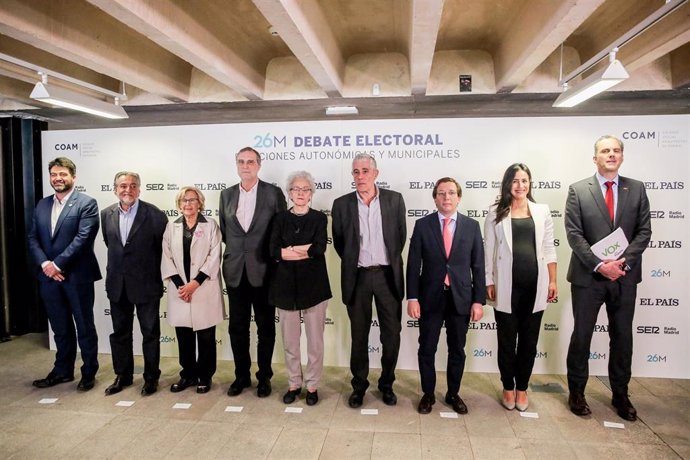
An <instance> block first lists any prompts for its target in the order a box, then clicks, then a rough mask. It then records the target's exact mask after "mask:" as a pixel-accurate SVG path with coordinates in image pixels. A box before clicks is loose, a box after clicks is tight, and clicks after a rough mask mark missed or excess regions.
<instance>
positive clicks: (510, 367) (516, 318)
mask: <svg viewBox="0 0 690 460" xmlns="http://www.w3.org/2000/svg"><path fill="white" fill-rule="evenodd" d="M515 281H516V280H515V277H514V278H513V283H514V284H513V290H512V292H511V296H510V308H511V313H502V312H500V311H498V310H496V311H495V315H494V316H495V318H496V335H497V337H498V370H499V371H500V373H501V381H502V382H503V388H504V389H506V390H513V389H515V388H517V389H518V390H520V391H526V390H527V387H528V385H529V378H530V377H531V376H532V369H533V368H534V356H535V354H536V353H537V342H538V341H539V328H540V327H541V318H542V316H543V315H544V312H543V311H540V312H537V313H533V312H532V311H533V310H534V301H535V299H536V297H537V279H536V277H535V278H534V279H533V280H530V282H529V283H527V285H526V286H525V285H516V284H515ZM532 281H533V282H532Z"/></svg>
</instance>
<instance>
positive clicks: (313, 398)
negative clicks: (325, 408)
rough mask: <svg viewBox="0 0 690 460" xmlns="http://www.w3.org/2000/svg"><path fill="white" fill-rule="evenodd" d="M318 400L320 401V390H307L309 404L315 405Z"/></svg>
mask: <svg viewBox="0 0 690 460" xmlns="http://www.w3.org/2000/svg"><path fill="white" fill-rule="evenodd" d="M317 402H319V392H318V391H316V390H314V391H307V406H313V405H315V404H316V403H317Z"/></svg>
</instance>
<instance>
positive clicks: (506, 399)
mask: <svg viewBox="0 0 690 460" xmlns="http://www.w3.org/2000/svg"><path fill="white" fill-rule="evenodd" d="M501 405H502V406H503V407H505V408H506V409H508V410H513V409H515V391H513V390H503V397H502V398H501Z"/></svg>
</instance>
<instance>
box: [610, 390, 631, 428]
mask: <svg viewBox="0 0 690 460" xmlns="http://www.w3.org/2000/svg"><path fill="white" fill-rule="evenodd" d="M611 404H612V405H613V407H615V408H616V412H617V413H618V416H619V417H620V418H622V419H625V420H627V421H629V422H634V421H635V420H637V410H636V409H635V408H634V407H633V405H632V403H631V402H630V399H629V398H628V395H623V396H614V397H613V398H612V399H611Z"/></svg>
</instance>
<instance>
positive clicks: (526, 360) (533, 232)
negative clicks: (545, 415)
mask: <svg viewBox="0 0 690 460" xmlns="http://www.w3.org/2000/svg"><path fill="white" fill-rule="evenodd" d="M531 183H532V174H531V173H530V170H529V168H528V167H527V166H526V165H524V164H521V163H515V164H513V165H511V166H510V167H508V169H507V170H506V172H505V174H504V175H503V181H502V182H501V194H500V196H499V197H498V199H497V200H496V202H495V203H494V204H493V205H491V206H490V207H489V213H488V215H487V216H486V221H485V222H484V258H485V266H486V291H487V297H488V299H489V300H491V301H495V306H494V309H495V318H496V332H497V337H498V353H497V355H498V368H499V371H500V373H501V381H502V382H503V398H502V404H503V406H504V407H505V408H506V409H508V410H511V409H513V408H517V409H518V410H520V411H524V410H526V409H527V406H528V399H527V387H528V384H529V378H530V376H531V375H532V368H533V367H534V356H535V353H536V351H537V341H538V340H539V330H540V328H541V318H542V315H543V314H544V310H545V309H546V305H547V303H548V302H549V301H551V300H553V299H555V298H556V297H557V296H558V288H557V285H556V249H555V247H554V241H553V221H552V220H551V211H550V210H549V207H548V206H547V205H545V204H537V203H535V202H534V198H533V197H532V191H531Z"/></svg>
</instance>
